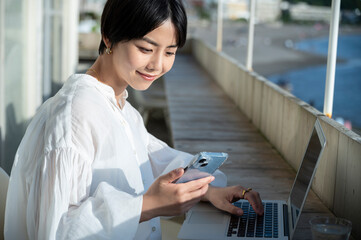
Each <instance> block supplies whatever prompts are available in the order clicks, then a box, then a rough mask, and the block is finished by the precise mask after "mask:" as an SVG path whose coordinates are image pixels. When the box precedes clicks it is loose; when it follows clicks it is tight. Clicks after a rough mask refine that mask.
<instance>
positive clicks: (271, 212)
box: [227, 202, 278, 238]
mask: <svg viewBox="0 0 361 240" xmlns="http://www.w3.org/2000/svg"><path fill="white" fill-rule="evenodd" d="M234 205H235V206H237V207H239V208H242V210H243V212H244V214H243V215H242V216H235V215H232V216H231V220H230V223H229V227H228V232H227V237H235V236H237V237H256V238H258V237H259V238H278V205H277V203H263V207H264V215H263V216H258V215H257V214H256V213H255V211H254V210H253V208H252V206H251V205H250V204H249V203H248V202H235V203H234Z"/></svg>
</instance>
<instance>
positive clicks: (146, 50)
mask: <svg viewBox="0 0 361 240" xmlns="http://www.w3.org/2000/svg"><path fill="white" fill-rule="evenodd" d="M138 48H139V49H140V51H142V52H144V53H150V52H152V49H148V48H144V47H138Z"/></svg>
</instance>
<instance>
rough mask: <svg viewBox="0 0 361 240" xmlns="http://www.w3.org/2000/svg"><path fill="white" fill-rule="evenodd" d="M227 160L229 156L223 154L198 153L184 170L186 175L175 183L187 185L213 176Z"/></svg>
mask: <svg viewBox="0 0 361 240" xmlns="http://www.w3.org/2000/svg"><path fill="white" fill-rule="evenodd" d="M227 158H228V154H227V153H223V152H200V153H197V154H196V155H194V158H193V159H192V161H190V163H189V164H188V166H187V167H185V168H184V174H183V175H182V176H181V177H180V178H178V179H177V180H175V181H174V183H185V182H189V181H192V180H196V179H200V178H204V177H208V176H211V175H212V174H213V173H214V172H215V171H216V170H217V169H218V168H219V167H220V166H221V165H222V164H223V163H224V162H225V161H226V160H227Z"/></svg>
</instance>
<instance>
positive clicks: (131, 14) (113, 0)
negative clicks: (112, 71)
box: [99, 0, 187, 54]
mask: <svg viewBox="0 0 361 240" xmlns="http://www.w3.org/2000/svg"><path fill="white" fill-rule="evenodd" d="M168 19H170V20H171V22H172V23H173V25H174V27H175V30H176V37H177V46H178V47H182V46H183V45H184V44H185V41H186V38H187V15H186V11H185V9H184V6H183V3H182V0H108V1H107V2H106V4H105V6H104V10H103V13H102V17H101V34H102V36H103V37H106V38H108V39H109V41H110V43H111V44H112V46H113V45H114V44H116V43H118V42H121V41H130V40H132V39H140V38H142V37H143V36H145V35H146V34H148V33H149V32H151V31H153V30H154V29H156V28H157V27H159V26H160V25H162V23H164V22H165V21H166V20H168ZM108 47H111V46H108ZM105 48H106V46H105V43H104V41H103V40H101V42H100V45H99V54H103V52H104V50H105Z"/></svg>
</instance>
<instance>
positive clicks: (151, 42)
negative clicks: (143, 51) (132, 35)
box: [141, 37, 178, 48]
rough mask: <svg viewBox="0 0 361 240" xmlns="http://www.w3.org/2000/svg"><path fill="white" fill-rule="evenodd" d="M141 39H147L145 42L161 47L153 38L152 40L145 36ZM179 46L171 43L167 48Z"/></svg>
mask: <svg viewBox="0 0 361 240" xmlns="http://www.w3.org/2000/svg"><path fill="white" fill-rule="evenodd" d="M141 40H143V41H145V42H147V43H149V44H152V45H154V46H156V47H159V44H158V43H156V42H154V41H153V40H151V39H149V38H147V37H143V38H142V39H141ZM177 47H178V46H177V45H169V46H168V47H167V48H177Z"/></svg>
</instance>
